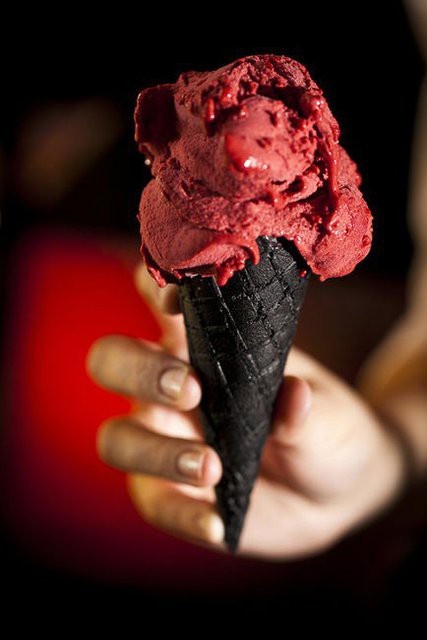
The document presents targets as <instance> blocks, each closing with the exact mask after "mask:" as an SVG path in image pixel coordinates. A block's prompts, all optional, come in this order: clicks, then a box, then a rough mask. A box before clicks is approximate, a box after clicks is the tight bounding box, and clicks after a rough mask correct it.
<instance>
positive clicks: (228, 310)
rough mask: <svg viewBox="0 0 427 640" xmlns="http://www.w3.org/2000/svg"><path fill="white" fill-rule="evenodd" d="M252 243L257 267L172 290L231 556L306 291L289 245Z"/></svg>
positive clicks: (197, 279)
mask: <svg viewBox="0 0 427 640" xmlns="http://www.w3.org/2000/svg"><path fill="white" fill-rule="evenodd" d="M257 242H258V246H259V249H260V255H261V260H260V262H259V264H257V265H254V264H252V263H251V262H250V261H248V262H247V264H246V267H245V269H244V270H242V271H238V272H237V273H235V274H234V276H233V277H232V278H231V279H230V280H229V282H228V283H227V284H226V285H225V286H223V287H219V286H218V284H217V283H216V281H215V279H214V278H213V277H202V276H194V277H188V278H185V279H184V280H183V281H182V283H181V285H180V287H179V291H180V300H181V307H182V311H183V313H184V318H185V325H186V330H187V338H188V343H189V351H190V358H191V362H192V364H193V366H194V367H195V369H196V371H197V372H198V374H199V376H200V379H201V382H202V387H203V397H202V402H201V407H200V409H201V419H202V424H203V428H204V432H205V437H206V441H207V442H208V444H210V445H211V446H212V447H213V448H214V449H215V450H216V451H217V452H218V454H219V456H220V458H221V460H222V465H223V476H222V479H221V481H220V483H219V484H218V486H217V488H216V495H217V502H218V509H219V512H220V515H221V517H222V518H223V521H224V525H225V542H226V544H227V546H228V548H229V549H230V550H231V551H233V552H234V551H236V549H237V547H238V544H239V537H240V533H241V530H242V527H243V522H244V518H245V514H246V511H247V508H248V505H249V499H250V494H251V491H252V488H253V485H254V482H255V479H256V477H257V474H258V467H259V461H260V458H261V454H262V450H263V447H264V443H265V440H266V438H267V435H268V433H269V430H270V426H271V421H272V414H273V409H274V403H275V400H276V396H277V393H278V390H279V387H280V385H281V382H282V379H283V371H284V366H285V362H286V358H287V355H288V352H289V349H290V347H291V344H292V339H293V336H294V333H295V329H296V325H297V322H298V316H299V312H300V309H301V305H302V302H303V298H304V294H305V290H306V285H307V275H306V274H307V271H306V269H307V267H306V266H305V264H304V261H303V260H302V258H301V256H300V255H299V254H298V252H297V251H296V250H295V247H294V246H293V244H292V243H289V242H286V241H283V240H280V239H275V238H269V237H265V236H264V237H261V238H259V239H258V241H257Z"/></svg>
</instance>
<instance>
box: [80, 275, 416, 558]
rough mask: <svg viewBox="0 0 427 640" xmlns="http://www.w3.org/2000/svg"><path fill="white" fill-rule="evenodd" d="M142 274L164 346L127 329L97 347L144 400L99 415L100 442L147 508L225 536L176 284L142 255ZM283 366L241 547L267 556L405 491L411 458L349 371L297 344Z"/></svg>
mask: <svg viewBox="0 0 427 640" xmlns="http://www.w3.org/2000/svg"><path fill="white" fill-rule="evenodd" d="M137 284H138V286H139V289H140V290H141V293H142V294H143V295H144V296H145V298H146V299H147V301H148V302H149V303H150V305H151V306H152V308H153V310H154V312H155V313H156V315H157V317H158V319H159V321H160V323H161V325H162V327H163V330H164V340H163V348H161V347H159V346H157V345H153V344H149V343H147V342H143V341H139V340H133V339H130V338H125V337H122V336H108V337H106V338H102V339H101V340H99V341H98V342H96V343H95V344H94V346H93V347H92V349H91V351H90V354H89V358H88V368H89V371H90V373H91V375H92V376H93V378H94V379H95V380H97V381H98V383H99V384H101V385H102V386H104V387H106V388H108V389H111V390H113V391H116V392H118V393H122V394H126V395H128V396H130V397H133V398H135V399H136V400H137V403H138V405H137V408H136V410H135V412H134V413H133V414H132V415H130V416H124V417H121V418H114V419H111V420H108V421H107V422H106V423H105V424H104V425H103V426H102V427H101V429H100V432H99V437H98V450H99V454H100V456H101V458H102V459H103V460H104V461H105V462H106V463H107V464H109V465H112V466H114V467H116V468H118V469H121V470H123V471H126V472H128V473H130V474H131V475H130V476H129V488H130V495H131V497H132V499H133V501H134V503H135V505H136V507H137V509H138V511H139V512H140V513H141V515H142V517H143V518H144V519H146V520H147V521H148V522H150V523H152V524H153V525H154V526H157V527H159V528H161V529H164V530H166V531H169V532H171V533H173V534H175V535H178V536H181V537H185V538H189V539H192V540H194V541H199V542H204V543H209V544H211V545H214V546H216V547H222V540H223V534H224V528H223V524H222V521H221V520H220V518H219V516H218V515H217V512H216V508H215V498H214V486H215V484H216V483H217V482H218V481H219V479H220V477H221V462H220V460H219V458H218V456H217V454H216V453H215V451H213V450H212V449H211V448H209V447H208V446H207V445H205V444H204V443H203V438H202V435H201V429H200V424H199V420H198V415H197V410H196V407H197V405H198V403H199V401H200V398H201V389H200V385H199V383H198V380H197V376H196V375H195V373H194V371H193V370H192V369H191V367H190V366H189V364H188V363H187V361H188V353H187V347H186V339H185V329H184V324H183V319H182V316H181V315H180V314H179V308H178V300H177V291H176V287H173V286H168V287H166V288H165V289H163V290H162V289H159V288H158V287H157V285H156V284H155V283H154V281H152V279H151V278H150V276H149V275H148V274H147V272H146V270H145V268H144V267H141V268H140V269H138V271H137ZM286 373H287V376H286V377H285V378H284V382H283V385H282V389H281V391H280V393H279V397H278V401H277V404H276V412H275V419H274V423H273V426H272V431H271V435H270V436H269V438H268V440H267V443H266V446H265V450H264V454H263V457H262V462H261V468H260V474H259V477H258V480H257V482H256V485H255V488H254V491H253V494H252V499H251V504H250V508H249V511H248V514H247V518H246V523H245V527H244V530H243V534H242V538H241V543H240V548H239V551H240V552H241V553H245V554H251V555H255V556H259V557H263V558H271V559H284V558H296V557H303V556H307V555H310V554H313V553H316V552H319V551H321V550H324V549H326V548H328V547H329V546H331V545H332V544H333V543H335V542H336V541H337V540H339V539H340V538H342V537H343V536H344V535H345V534H346V533H347V532H349V531H351V530H352V529H354V528H356V527H358V526H360V525H361V524H363V523H364V522H366V521H367V520H369V519H370V518H372V517H374V516H375V515H376V514H377V513H378V512H380V511H381V510H382V509H384V508H385V507H386V506H387V505H388V504H390V502H391V501H392V500H393V498H394V497H395V496H396V495H397V494H398V492H399V488H400V487H401V485H402V484H403V476H404V466H405V465H404V456H403V454H402V453H401V451H400V447H399V444H398V441H397V439H395V437H394V435H393V433H392V431H391V430H387V429H386V427H385V426H384V425H383V424H382V423H381V422H380V420H379V418H377V417H376V416H375V414H374V413H373V412H372V411H371V410H370V409H369V407H368V406H367V405H366V404H365V403H364V402H363V400H362V399H361V397H359V396H358V395H357V394H356V393H355V392H354V391H353V390H351V389H350V388H349V387H348V386H347V385H346V384H345V383H344V382H343V381H341V380H339V379H338V378H337V377H336V376H335V375H334V374H332V373H331V372H330V371H328V370H326V369H325V368H324V367H323V366H322V365H320V364H319V363H317V362H316V361H314V360H313V359H312V358H310V357H309V356H307V355H306V354H304V353H302V352H301V351H299V350H297V349H296V348H293V349H292V350H291V353H290V356H289V359H288V362H287V366H286Z"/></svg>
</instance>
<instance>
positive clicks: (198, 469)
mask: <svg viewBox="0 0 427 640" xmlns="http://www.w3.org/2000/svg"><path fill="white" fill-rule="evenodd" d="M204 457H205V454H204V453H203V452H202V451H184V452H183V453H181V455H180V456H179V457H178V460H177V462H176V466H177V467H178V471H179V473H181V474H182V475H183V476H186V477H187V478H192V479H193V480H198V479H200V478H201V477H202V471H203V460H204Z"/></svg>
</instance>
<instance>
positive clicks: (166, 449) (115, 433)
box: [97, 416, 221, 487]
mask: <svg viewBox="0 0 427 640" xmlns="http://www.w3.org/2000/svg"><path fill="white" fill-rule="evenodd" d="M97 444H98V453H99V455H100V457H101V459H102V460H103V461H104V462H106V463H107V464H108V465H110V466H112V467H115V468H117V469H120V470H122V471H126V472H128V473H143V474H147V475H151V476H159V477H161V478H165V479H167V480H172V481H173V482H183V483H187V484H191V485H194V486H198V487H212V486H214V485H215V484H217V483H218V482H219V480H220V477H221V462H220V460H219V457H218V455H217V454H216V452H215V451H214V450H213V449H211V448H210V447H208V446H207V445H205V444H202V443H198V442H193V441H191V440H184V439H182V438H171V437H169V436H164V435H160V434H159V433H155V432H153V431H150V430H148V429H145V428H144V427H143V426H141V424H140V423H139V422H137V421H136V420H135V419H133V418H131V417H127V416H126V417H123V418H115V419H112V420H108V421H107V422H106V423H105V424H104V425H103V426H102V427H101V429H100V430H99V433H98V443H97Z"/></svg>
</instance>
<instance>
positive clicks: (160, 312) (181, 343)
mask: <svg viewBox="0 0 427 640" xmlns="http://www.w3.org/2000/svg"><path fill="white" fill-rule="evenodd" d="M135 284H136V287H137V289H138V291H139V292H140V294H141V295H142V296H143V298H144V299H145V301H146V302H147V303H148V304H149V306H150V309H151V311H152V312H153V314H154V316H155V318H156V320H157V322H158V323H159V325H160V328H161V329H162V334H163V335H162V340H161V342H162V344H163V345H164V346H165V347H166V348H167V350H168V351H170V353H173V354H174V355H176V356H177V357H179V358H181V359H183V360H188V347H187V337H186V333H185V327H184V319H183V317H182V314H181V313H180V307H179V297H178V288H177V287H176V285H167V286H166V287H164V288H161V287H159V286H158V284H157V283H156V282H155V280H154V279H153V278H152V277H151V276H150V274H149V273H148V271H147V267H146V266H145V264H144V263H141V264H140V265H139V266H138V267H137V268H136V270H135Z"/></svg>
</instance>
